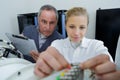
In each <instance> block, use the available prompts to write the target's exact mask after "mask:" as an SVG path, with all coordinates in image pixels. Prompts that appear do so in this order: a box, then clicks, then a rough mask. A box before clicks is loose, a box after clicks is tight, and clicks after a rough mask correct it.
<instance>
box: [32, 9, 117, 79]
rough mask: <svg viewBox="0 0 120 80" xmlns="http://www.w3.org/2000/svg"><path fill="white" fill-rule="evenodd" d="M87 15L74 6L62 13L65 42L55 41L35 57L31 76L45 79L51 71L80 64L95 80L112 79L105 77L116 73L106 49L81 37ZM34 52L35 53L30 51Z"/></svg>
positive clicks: (84, 30)
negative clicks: (37, 57)
mask: <svg viewBox="0 0 120 80" xmlns="http://www.w3.org/2000/svg"><path fill="white" fill-rule="evenodd" d="M88 23H89V19H88V13H87V11H86V9H84V8H82V7H74V8H72V9H70V10H68V11H67V13H66V31H67V35H68V37H67V38H66V39H61V40H55V41H53V42H52V44H51V46H50V47H48V49H47V50H46V51H44V52H42V53H41V54H40V56H39V59H38V61H37V63H36V67H35V74H36V75H38V76H40V77H45V76H47V75H49V74H51V72H52V71H53V70H61V69H64V68H65V67H67V65H69V64H71V63H80V67H81V68H82V69H90V70H92V71H93V72H94V73H95V74H96V78H97V79H100V80H101V79H102V80H116V79H117V78H116V79H113V78H111V77H110V78H109V77H108V76H107V77H106V76H105V75H108V74H109V73H110V74H111V72H114V71H116V68H115V64H114V63H112V62H113V60H112V57H111V56H110V54H109V52H108V49H107V48H106V47H105V46H104V45H103V42H102V41H98V40H95V39H88V38H86V37H85V34H86V32H87V28H88ZM31 53H36V52H34V51H33V52H31Z"/></svg>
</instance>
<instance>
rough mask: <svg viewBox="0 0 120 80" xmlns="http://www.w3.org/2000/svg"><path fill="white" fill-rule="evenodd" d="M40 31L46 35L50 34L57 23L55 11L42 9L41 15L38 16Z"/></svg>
mask: <svg viewBox="0 0 120 80" xmlns="http://www.w3.org/2000/svg"><path fill="white" fill-rule="evenodd" d="M38 23H39V31H40V33H42V34H43V35H44V36H46V37H47V36H50V35H51V34H52V33H53V31H54V29H55V27H56V24H57V18H56V14H55V12H54V11H47V10H44V11H42V13H41V15H40V16H39V18H38Z"/></svg>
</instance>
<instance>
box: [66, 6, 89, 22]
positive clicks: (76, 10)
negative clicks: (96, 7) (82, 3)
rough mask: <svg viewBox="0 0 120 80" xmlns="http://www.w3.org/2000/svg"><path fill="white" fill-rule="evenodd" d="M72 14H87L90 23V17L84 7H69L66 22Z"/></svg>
mask: <svg viewBox="0 0 120 80" xmlns="http://www.w3.org/2000/svg"><path fill="white" fill-rule="evenodd" d="M71 16H87V18H88V23H89V17H88V13H87V10H86V9H85V8H83V7H73V8H71V9H69V10H68V11H67V12H66V21H65V22H67V21H68V18H69V17H71Z"/></svg>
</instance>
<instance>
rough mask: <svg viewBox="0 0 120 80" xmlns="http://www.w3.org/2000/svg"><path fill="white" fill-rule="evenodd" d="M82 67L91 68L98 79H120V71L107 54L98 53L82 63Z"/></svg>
mask: <svg viewBox="0 0 120 80" xmlns="http://www.w3.org/2000/svg"><path fill="white" fill-rule="evenodd" d="M80 67H81V68H82V69H90V70H91V71H93V72H94V73H95V74H96V78H97V79H98V80H120V71H117V70H116V65H115V63H113V62H111V61H110V59H109V56H108V55H106V54H101V55H98V56H96V57H94V58H92V59H89V60H87V61H85V62H83V63H81V64H80Z"/></svg>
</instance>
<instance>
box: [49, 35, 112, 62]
mask: <svg viewBox="0 0 120 80" xmlns="http://www.w3.org/2000/svg"><path fill="white" fill-rule="evenodd" d="M51 46H53V47H55V48H56V49H57V50H58V51H59V52H60V53H61V54H62V55H63V56H64V57H65V59H66V60H67V61H68V62H69V63H81V62H83V61H86V60H87V59H90V58H92V57H94V56H96V55H99V54H107V55H109V56H110V60H111V61H113V59H112V57H111V55H110V54H109V52H108V49H107V48H106V47H105V46H104V45H103V42H102V41H99V40H95V39H87V38H85V37H84V38H83V40H82V42H81V44H80V45H79V46H78V47H77V48H76V49H74V48H73V47H72V46H71V43H70V40H69V38H66V39H61V40H55V41H53V42H52V44H51Z"/></svg>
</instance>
